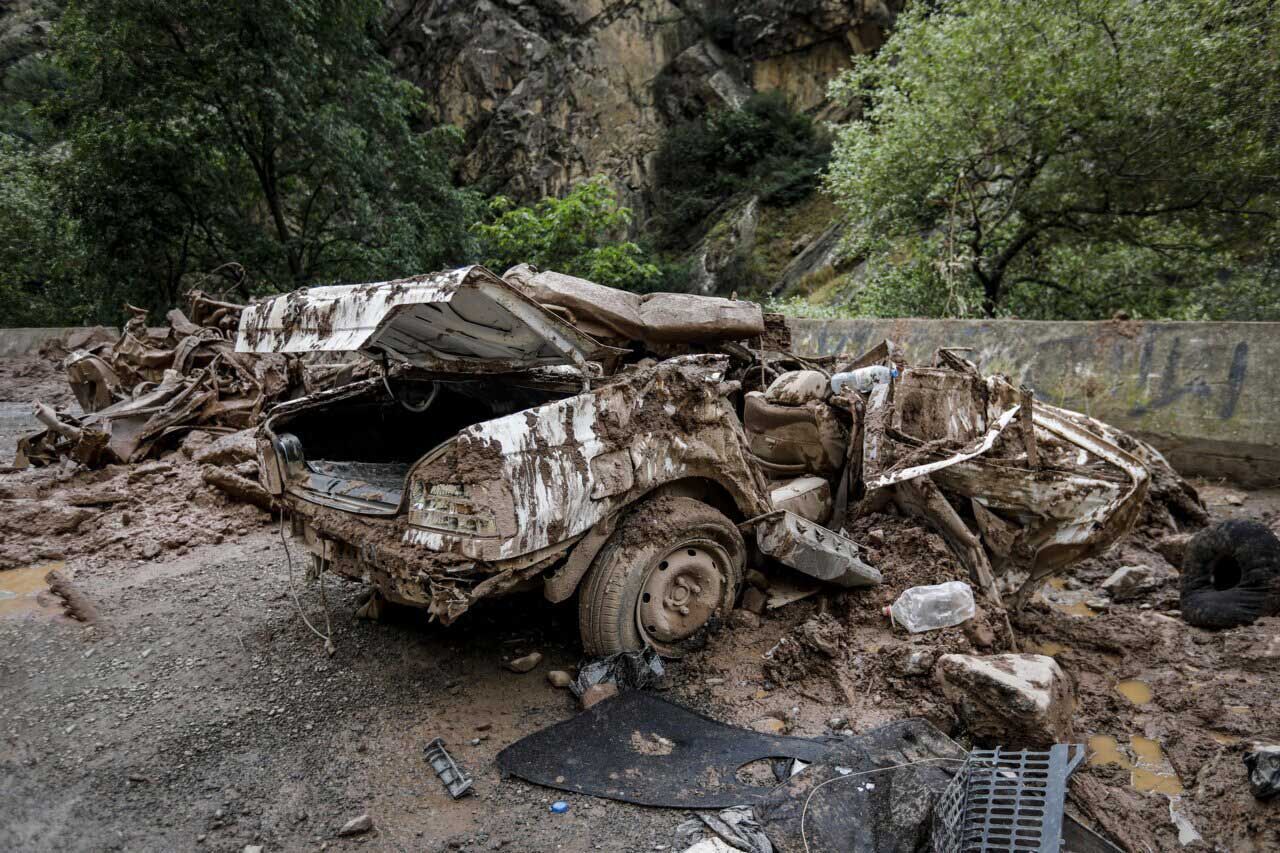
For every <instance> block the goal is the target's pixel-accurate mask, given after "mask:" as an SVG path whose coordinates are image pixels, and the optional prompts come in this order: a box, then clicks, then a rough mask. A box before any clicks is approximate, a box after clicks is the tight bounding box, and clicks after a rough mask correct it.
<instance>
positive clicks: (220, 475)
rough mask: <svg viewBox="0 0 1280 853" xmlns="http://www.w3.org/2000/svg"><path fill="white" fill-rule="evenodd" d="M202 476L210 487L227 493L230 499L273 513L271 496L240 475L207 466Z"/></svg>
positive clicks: (203, 469) (201, 471) (201, 472)
mask: <svg viewBox="0 0 1280 853" xmlns="http://www.w3.org/2000/svg"><path fill="white" fill-rule="evenodd" d="M200 476H201V477H202V478H203V479H204V481H205V482H206V483H208V484H209V485H211V486H213V487H215V488H217V489H221V490H222V491H223V492H226V493H227V495H228V496H229V497H232V498H234V499H235V500H238V501H243V502H245V503H248V504H253V505H254V506H256V507H257V508H258V509H261V510H265V511H266V512H270V511H271V495H270V493H268V492H267V490H266V489H264V488H262V486H260V485H258V484H257V483H255V482H254V481H253V480H247V479H245V478H244V477H241V476H240V475H238V474H235V473H233V472H231V471H227V470H225V469H223V468H219V467H217V466H214V465H205V466H204V467H203V468H201V469H200Z"/></svg>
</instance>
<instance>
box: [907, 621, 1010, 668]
mask: <svg viewBox="0 0 1280 853" xmlns="http://www.w3.org/2000/svg"><path fill="white" fill-rule="evenodd" d="M988 630H990V629H988ZM935 660H937V656H936V655H935V654H934V653H933V652H930V651H920V650H918V651H914V652H909V653H908V654H907V655H906V657H905V658H903V660H902V668H901V670H902V674H903V675H906V676H910V677H911V678H919V677H921V676H924V675H928V674H929V673H931V672H933V663H934V661H935Z"/></svg>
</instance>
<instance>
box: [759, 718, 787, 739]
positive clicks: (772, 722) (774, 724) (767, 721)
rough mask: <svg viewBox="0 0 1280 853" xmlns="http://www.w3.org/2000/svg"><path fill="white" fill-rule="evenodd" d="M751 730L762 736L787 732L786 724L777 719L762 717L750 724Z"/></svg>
mask: <svg viewBox="0 0 1280 853" xmlns="http://www.w3.org/2000/svg"><path fill="white" fill-rule="evenodd" d="M751 728H753V729H755V730H756V731H758V732H761V733H762V734H767V735H780V734H782V733H783V732H785V731H786V730H787V723H786V721H785V720H780V719H778V718H777V717H762V718H761V719H759V720H756V721H755V722H754V723H752V724H751Z"/></svg>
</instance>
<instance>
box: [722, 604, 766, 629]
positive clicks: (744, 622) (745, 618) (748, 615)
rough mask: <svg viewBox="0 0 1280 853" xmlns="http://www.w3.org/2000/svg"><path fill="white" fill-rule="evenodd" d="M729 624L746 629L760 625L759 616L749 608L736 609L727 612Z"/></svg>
mask: <svg viewBox="0 0 1280 853" xmlns="http://www.w3.org/2000/svg"><path fill="white" fill-rule="evenodd" d="M729 624H730V625H732V626H733V627H735V628H746V629H748V630H750V629H753V628H759V627H760V617H759V616H757V615H756V614H754V613H752V612H751V611H750V610H742V609H738V610H735V611H733V612H732V613H730V614H729Z"/></svg>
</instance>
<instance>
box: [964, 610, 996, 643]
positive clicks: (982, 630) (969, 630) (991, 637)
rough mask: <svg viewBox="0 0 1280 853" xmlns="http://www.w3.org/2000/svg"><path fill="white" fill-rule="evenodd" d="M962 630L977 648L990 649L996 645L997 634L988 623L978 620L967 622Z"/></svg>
mask: <svg viewBox="0 0 1280 853" xmlns="http://www.w3.org/2000/svg"><path fill="white" fill-rule="evenodd" d="M960 630H961V631H963V632H964V635H965V637H966V638H968V640H969V642H970V643H972V644H973V645H974V647H975V648H979V649H989V648H991V647H992V646H994V645H995V644H996V632H995V631H992V630H991V626H990V625H988V624H987V623H986V622H984V621H982V620H980V619H978V618H976V616H975V618H973V619H970V620H968V621H967V622H965V623H964V624H963V625H962V626H961V627H960Z"/></svg>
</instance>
